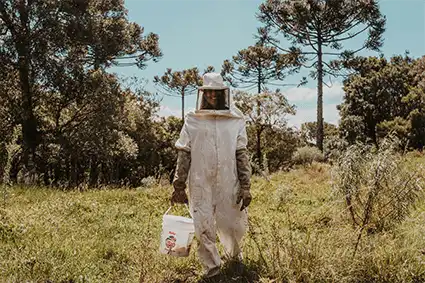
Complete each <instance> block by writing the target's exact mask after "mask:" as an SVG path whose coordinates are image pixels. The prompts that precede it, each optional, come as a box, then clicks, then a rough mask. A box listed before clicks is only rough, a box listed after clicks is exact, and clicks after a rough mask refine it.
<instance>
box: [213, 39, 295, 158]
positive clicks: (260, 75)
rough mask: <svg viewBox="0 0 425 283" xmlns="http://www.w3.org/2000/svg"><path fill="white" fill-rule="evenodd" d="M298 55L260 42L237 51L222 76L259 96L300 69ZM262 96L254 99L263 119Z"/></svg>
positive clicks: (258, 131)
mask: <svg viewBox="0 0 425 283" xmlns="http://www.w3.org/2000/svg"><path fill="white" fill-rule="evenodd" d="M298 58H299V56H298V54H294V53H290V54H287V53H281V52H279V50H278V49H277V48H276V47H274V46H270V45H268V44H267V43H266V42H265V41H263V40H259V41H258V42H257V43H256V44H255V45H254V46H249V47H248V48H246V49H243V50H240V51H238V53H237V54H236V55H235V56H233V58H232V60H225V61H224V63H223V66H222V71H221V74H222V76H223V77H224V78H225V80H226V81H228V82H229V83H230V84H231V85H232V86H234V87H241V88H247V89H250V88H255V89H256V91H257V94H261V93H262V92H263V91H265V90H266V88H267V85H276V84H279V85H280V86H283V85H284V84H283V83H282V81H283V80H284V79H285V78H286V76H288V74H290V73H293V72H296V71H297V70H298V69H299V66H300V64H299V62H298V61H297V59H298ZM261 97H262V96H261V95H257V96H255V98H254V99H255V100H256V107H255V112H256V116H257V117H261V114H262V113H261V108H262V105H261V103H262V100H261V99H260V98H261ZM254 125H255V127H256V159H257V161H258V163H259V164H262V162H261V161H262V160H261V159H262V153H261V133H262V132H263V130H264V129H263V127H262V126H260V125H259V124H258V123H254Z"/></svg>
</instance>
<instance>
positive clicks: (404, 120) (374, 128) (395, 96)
mask: <svg viewBox="0 0 425 283" xmlns="http://www.w3.org/2000/svg"><path fill="white" fill-rule="evenodd" d="M423 60H424V59H423V58H421V59H417V60H414V59H412V58H410V57H408V56H407V55H406V56H404V57H402V56H394V57H392V58H391V59H390V60H387V59H385V58H383V57H381V58H376V57H367V58H364V57H357V58H354V59H352V60H350V61H347V62H346V64H347V65H346V67H347V68H350V69H352V70H353V71H354V73H353V74H352V75H350V76H349V77H348V78H347V79H346V80H345V81H344V91H345V95H344V99H343V103H342V104H341V105H339V106H338V109H339V111H340V115H341V125H340V130H341V135H342V136H343V137H344V138H345V139H346V140H347V141H348V142H350V143H354V142H356V141H361V142H369V141H370V142H372V143H374V144H375V145H377V144H378V143H379V141H380V140H382V139H383V138H384V137H386V136H387V135H389V134H397V136H398V137H399V138H400V139H403V140H405V142H408V143H409V146H411V147H412V148H418V149H421V148H422V147H423V145H424V143H425V134H424V130H423V129H424V125H425V124H424V121H425V118H424V117H425V116H424V115H425V114H424V113H425V112H424V109H425V104H424V102H425V99H424V97H425V89H424V88H423V87H422V85H421V83H422V84H423V82H422V80H423V79H422V78H421V76H422V73H423V70H425V69H424V68H423V63H422V61H423ZM421 63H422V65H421Z"/></svg>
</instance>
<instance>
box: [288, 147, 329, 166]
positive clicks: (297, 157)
mask: <svg viewBox="0 0 425 283" xmlns="http://www.w3.org/2000/svg"><path fill="white" fill-rule="evenodd" d="M292 160H293V162H294V163H295V164H301V165H311V164H312V163H313V162H314V161H316V162H321V161H323V160H324V157H323V153H322V152H321V151H320V150H319V149H317V147H314V146H304V147H300V148H298V149H297V150H296V151H295V153H294V156H293V158H292Z"/></svg>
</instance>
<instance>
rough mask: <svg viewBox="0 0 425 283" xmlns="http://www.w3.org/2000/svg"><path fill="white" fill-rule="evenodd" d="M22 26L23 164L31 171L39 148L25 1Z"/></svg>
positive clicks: (19, 40)
mask: <svg viewBox="0 0 425 283" xmlns="http://www.w3.org/2000/svg"><path fill="white" fill-rule="evenodd" d="M18 9H19V20H20V26H21V28H20V29H19V32H18V34H17V35H16V39H15V40H16V43H15V44H16V51H17V53H18V56H19V59H18V71H19V80H20V88H21V93H22V138H23V154H24V155H23V164H24V165H25V166H27V167H28V169H29V170H30V171H31V169H32V167H33V166H34V157H35V150H36V148H37V140H38V139H37V134H38V133H37V121H36V119H35V115H34V110H33V108H34V106H33V97H32V91H31V83H30V47H29V45H30V42H29V38H30V34H29V27H28V25H29V18H28V7H26V5H25V1H21V2H19V7H18Z"/></svg>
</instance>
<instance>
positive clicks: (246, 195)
mask: <svg viewBox="0 0 425 283" xmlns="http://www.w3.org/2000/svg"><path fill="white" fill-rule="evenodd" d="M251 200H252V196H251V192H250V190H249V188H240V189H239V192H238V199H237V200H236V204H240V202H241V201H242V206H241V211H242V210H244V209H245V208H247V207H248V205H249V204H250V203H251Z"/></svg>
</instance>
